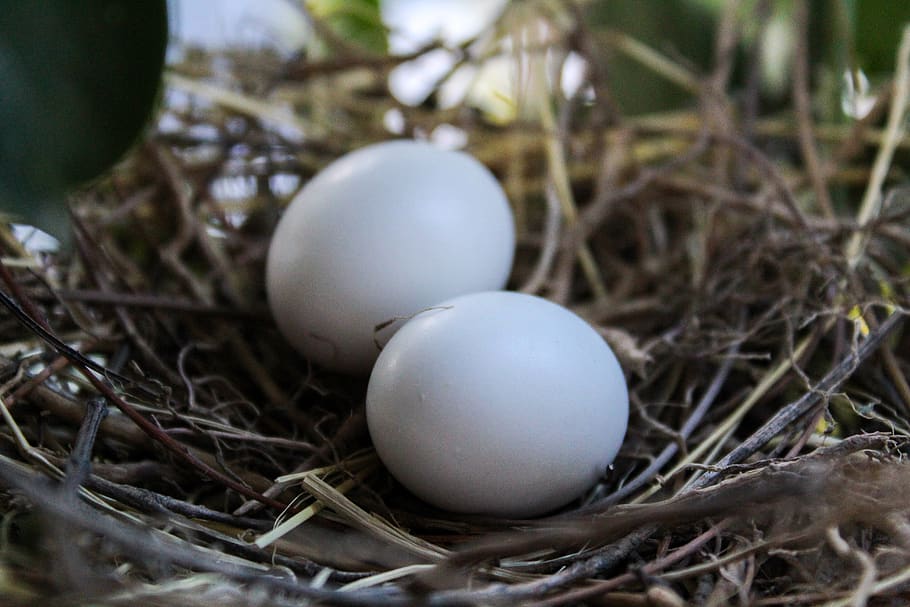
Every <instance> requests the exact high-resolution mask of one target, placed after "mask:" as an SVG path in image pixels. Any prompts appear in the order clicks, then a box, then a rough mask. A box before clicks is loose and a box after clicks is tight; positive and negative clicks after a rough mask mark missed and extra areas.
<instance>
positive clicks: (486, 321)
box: [366, 291, 629, 518]
mask: <svg viewBox="0 0 910 607" xmlns="http://www.w3.org/2000/svg"><path fill="white" fill-rule="evenodd" d="M366 413H367V423H368V426H369V431H370V436H371V437H372V440H373V443H374V445H375V448H376V451H377V453H378V454H379V457H380V459H381V460H382V461H383V463H384V464H385V465H386V467H387V468H388V469H389V471H390V472H391V473H392V475H393V476H394V477H395V478H397V479H398V480H399V481H400V482H401V484H402V485H404V486H405V487H406V488H408V489H409V490H410V491H411V492H412V493H414V494H415V495H416V496H418V497H420V498H421V499H423V500H424V501H426V502H428V503H430V504H433V505H435V506H437V507H439V508H442V509H445V510H450V511H455V512H462V513H471V514H483V515H492V516H500V517H508V518H527V517H533V516H538V515H541V514H545V513H547V512H549V511H552V510H553V509H556V508H559V507H561V506H564V505H566V504H568V503H569V502H571V501H572V500H574V499H576V498H578V497H579V496H580V495H581V494H582V493H584V492H585V491H586V490H588V489H589V488H591V487H592V486H593V485H594V484H595V483H596V482H597V480H598V479H599V478H601V477H602V475H603V474H604V473H605V471H606V469H607V467H608V466H609V464H610V463H611V462H612V461H613V459H614V458H615V457H616V454H617V452H618V451H619V448H620V445H621V443H622V440H623V437H624V436H625V433H626V426H627V424H628V418H629V397H628V391H627V388H626V382H625V378H624V376H623V373H622V370H621V368H620V365H619V362H618V361H617V359H616V356H615V355H614V354H613V352H612V350H611V349H610V347H609V346H608V345H607V343H606V342H605V341H604V340H603V338H602V337H601V336H600V335H599V334H598V333H597V332H596V331H595V330H594V329H593V328H592V327H591V326H590V325H589V324H588V323H587V322H586V321H584V320H583V319H582V318H580V317H578V316H577V315H575V314H574V313H573V312H571V311H570V310H568V309H566V308H564V307H562V306H559V305H557V304H555V303H552V302H550V301H547V300H545V299H542V298H540V297H535V296H532V295H524V294H520V293H513V292H504V291H498V292H482V293H474V294H468V295H462V296H460V297H456V298H453V299H450V300H448V301H445V302H442V303H439V304H437V305H435V306H434V307H433V308H432V309H429V310H426V311H423V312H421V313H419V314H418V315H416V316H415V317H414V318H412V319H411V320H409V321H408V322H407V323H406V324H405V325H404V326H403V327H401V328H400V329H399V330H398V331H397V332H396V333H395V335H394V336H393V337H392V338H391V339H390V340H389V342H388V344H387V345H386V346H385V348H384V349H383V351H382V353H381V354H380V356H379V358H378V360H377V361H376V365H375V367H374V369H373V372H372V375H371V376H370V381H369V387H368V390H367V399H366Z"/></svg>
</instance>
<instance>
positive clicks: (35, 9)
mask: <svg viewBox="0 0 910 607" xmlns="http://www.w3.org/2000/svg"><path fill="white" fill-rule="evenodd" d="M167 40H168V23H167V8H166V2H165V0H80V1H78V2H75V1H72V0H41V1H27V0H4V1H2V2H0V82H2V83H3V88H2V92H0V204H2V206H0V208H2V210H3V212H4V214H5V215H6V216H7V217H9V218H13V219H16V220H19V221H24V222H28V223H32V224H34V225H37V226H39V227H41V228H42V229H45V230H47V231H49V232H51V233H53V234H54V235H58V236H60V235H63V236H65V232H66V230H67V227H66V213H65V209H64V207H63V203H62V199H63V196H64V193H65V192H66V191H67V190H68V189H70V188H72V187H73V186H76V185H79V184H81V183H84V182H86V181H88V180H91V179H93V178H95V177H97V176H98V175H100V174H102V173H103V172H104V171H105V170H107V169H108V168H109V167H110V166H111V165H113V164H114V163H115V162H116V161H117V160H118V159H119V158H120V157H121V156H122V155H123V154H124V152H125V151H126V150H127V149H128V148H129V147H130V146H131V145H132V144H133V142H135V141H136V139H137V137H138V136H139V134H140V132H141V131H142V128H143V126H144V125H145V123H146V121H147V119H148V117H149V115H150V114H151V112H152V109H153V107H154V105H155V101H156V98H157V95H158V92H159V90H160V83H161V72H162V69H163V66H164V56H165V50H166V47H167Z"/></svg>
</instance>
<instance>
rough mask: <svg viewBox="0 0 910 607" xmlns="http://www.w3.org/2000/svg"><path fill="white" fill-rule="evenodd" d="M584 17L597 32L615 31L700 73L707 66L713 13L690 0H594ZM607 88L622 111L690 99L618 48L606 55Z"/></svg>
mask: <svg viewBox="0 0 910 607" xmlns="http://www.w3.org/2000/svg"><path fill="white" fill-rule="evenodd" d="M585 11H586V13H585V17H586V19H587V21H588V24H589V26H590V27H591V28H592V29H593V30H594V31H595V32H603V31H610V30H613V31H619V32H623V33H625V34H628V35H629V36H632V37H633V38H635V39H636V40H637V41H639V42H643V43H644V44H646V45H648V46H650V47H651V48H653V49H654V50H656V51H658V52H659V53H662V54H663V55H665V56H667V57H669V58H671V59H673V60H674V61H676V62H678V63H680V64H682V65H684V66H686V67H687V68H689V69H691V70H692V71H693V72H694V73H695V74H702V73H705V72H706V71H707V69H708V68H709V67H710V66H711V62H712V58H713V52H714V35H715V32H716V29H717V27H716V23H717V14H716V13H715V12H713V11H712V10H710V9H709V8H708V7H706V6H705V5H704V4H702V3H699V2H694V1H693V0H595V1H593V2H590V3H589V4H587V5H586V9H585ZM605 60H606V63H607V70H608V78H609V85H610V92H611V94H612V95H613V97H614V99H615V101H616V102H617V103H618V104H619V107H620V108H621V110H622V112H623V113H624V114H632V115H634V114H647V113H651V112H659V111H666V110H677V109H681V108H685V107H688V106H691V105H694V104H695V102H696V100H695V98H694V97H693V95H692V94H691V93H690V92H688V91H684V90H682V89H680V88H679V86H677V85H676V84H674V83H672V82H670V81H668V80H667V79H665V78H663V77H661V76H660V75H658V74H655V73H654V72H653V71H651V70H649V69H647V68H643V67H642V66H641V64H640V63H638V62H637V61H635V60H634V59H631V58H629V57H627V56H625V55H623V54H622V53H620V52H617V51H611V52H610V53H609V55H608V56H607V57H605Z"/></svg>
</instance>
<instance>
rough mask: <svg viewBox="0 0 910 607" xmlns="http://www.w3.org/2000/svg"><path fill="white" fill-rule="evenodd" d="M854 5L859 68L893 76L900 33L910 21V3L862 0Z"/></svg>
mask: <svg viewBox="0 0 910 607" xmlns="http://www.w3.org/2000/svg"><path fill="white" fill-rule="evenodd" d="M853 4H854V6H855V8H854V11H855V19H856V24H855V28H856V58H857V62H858V64H859V67H860V68H861V69H862V70H863V71H865V72H866V73H867V74H869V75H872V76H881V75H888V76H890V75H891V74H892V73H893V72H894V58H895V55H896V54H897V47H898V45H899V44H900V39H901V32H902V30H903V27H904V26H905V25H907V24H908V23H910V2H906V0H862V1H861V2H855V3H853Z"/></svg>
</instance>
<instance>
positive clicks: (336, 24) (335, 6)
mask: <svg viewBox="0 0 910 607" xmlns="http://www.w3.org/2000/svg"><path fill="white" fill-rule="evenodd" d="M306 5H307V8H308V9H309V10H310V11H311V12H312V13H313V15H314V16H315V17H316V18H317V19H321V20H322V21H323V22H325V23H326V24H327V25H328V26H329V27H330V28H331V29H332V31H333V32H334V33H335V34H336V35H337V36H339V37H341V38H343V39H344V40H345V41H347V42H352V43H354V44H355V45H357V46H360V47H362V48H363V49H364V50H367V51H370V52H373V53H377V54H381V53H385V52H387V51H388V31H387V30H386V26H385V24H384V23H383V22H382V13H381V11H380V6H379V0H308V2H307V3H306Z"/></svg>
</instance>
